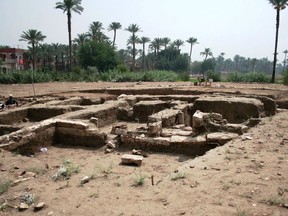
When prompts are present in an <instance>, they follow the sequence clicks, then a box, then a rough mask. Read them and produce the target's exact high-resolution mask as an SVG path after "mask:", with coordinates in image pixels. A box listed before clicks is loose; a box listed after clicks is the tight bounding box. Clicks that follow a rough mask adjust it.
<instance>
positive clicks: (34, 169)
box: [26, 167, 47, 175]
mask: <svg viewBox="0 0 288 216" xmlns="http://www.w3.org/2000/svg"><path fill="white" fill-rule="evenodd" d="M26 171H28V172H33V173H35V174H37V175H44V174H45V173H46V172H47V169H46V168H44V167H29V168H27V170H26Z"/></svg>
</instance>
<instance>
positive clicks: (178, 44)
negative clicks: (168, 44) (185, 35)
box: [173, 39, 184, 50]
mask: <svg viewBox="0 0 288 216" xmlns="http://www.w3.org/2000/svg"><path fill="white" fill-rule="evenodd" d="M173 44H174V46H176V47H177V50H180V46H183V45H184V41H183V40H180V39H177V40H175V41H173Z"/></svg>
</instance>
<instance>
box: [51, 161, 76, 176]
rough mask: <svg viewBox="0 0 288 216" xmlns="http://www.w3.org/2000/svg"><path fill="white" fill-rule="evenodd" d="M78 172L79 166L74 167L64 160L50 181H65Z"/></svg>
mask: <svg viewBox="0 0 288 216" xmlns="http://www.w3.org/2000/svg"><path fill="white" fill-rule="evenodd" d="M79 172H80V168H79V166H75V165H74V164H73V163H72V162H71V161H69V160H64V161H63V162H62V164H61V166H60V168H59V169H58V171H57V173H55V174H54V175H53V176H52V179H53V180H55V181H57V180H60V179H64V180H67V179H69V178H70V177H71V176H72V175H73V174H77V173H79Z"/></svg>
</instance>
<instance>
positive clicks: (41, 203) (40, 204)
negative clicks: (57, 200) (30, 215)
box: [34, 202, 45, 211]
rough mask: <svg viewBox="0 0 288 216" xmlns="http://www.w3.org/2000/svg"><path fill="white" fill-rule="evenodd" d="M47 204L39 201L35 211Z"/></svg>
mask: <svg viewBox="0 0 288 216" xmlns="http://www.w3.org/2000/svg"><path fill="white" fill-rule="evenodd" d="M44 206H45V203H44V202H39V203H38V204H37V205H35V206H34V211H40V210H41V209H43V208H44Z"/></svg>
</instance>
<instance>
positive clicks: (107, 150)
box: [105, 148, 113, 154]
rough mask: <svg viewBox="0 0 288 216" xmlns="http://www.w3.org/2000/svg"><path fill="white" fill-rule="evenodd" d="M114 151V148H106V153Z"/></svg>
mask: <svg viewBox="0 0 288 216" xmlns="http://www.w3.org/2000/svg"><path fill="white" fill-rule="evenodd" d="M111 152H113V149H110V148H105V154H109V153H111Z"/></svg>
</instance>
